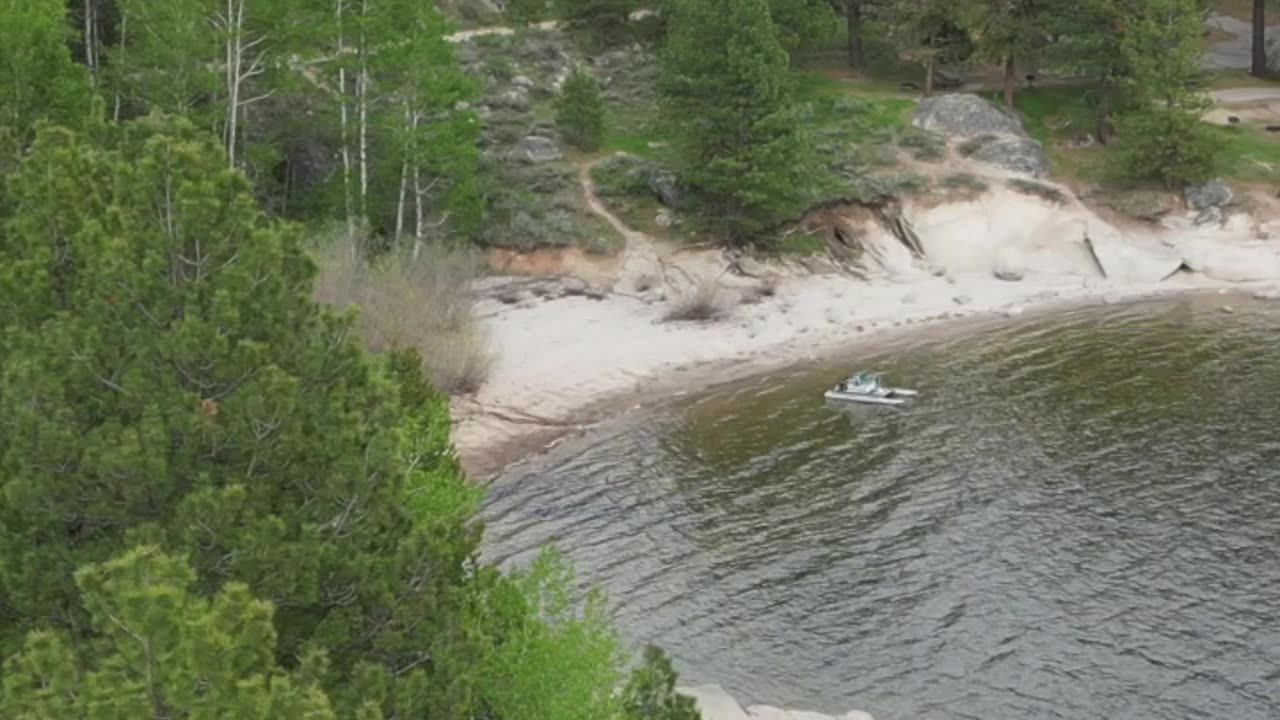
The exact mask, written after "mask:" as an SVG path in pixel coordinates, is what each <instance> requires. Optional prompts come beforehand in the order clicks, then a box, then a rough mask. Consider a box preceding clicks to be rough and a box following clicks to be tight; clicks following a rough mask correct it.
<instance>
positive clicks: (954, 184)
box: [941, 173, 987, 195]
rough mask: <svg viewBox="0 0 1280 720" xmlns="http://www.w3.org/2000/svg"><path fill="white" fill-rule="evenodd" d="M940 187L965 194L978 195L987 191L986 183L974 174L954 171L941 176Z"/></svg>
mask: <svg viewBox="0 0 1280 720" xmlns="http://www.w3.org/2000/svg"><path fill="white" fill-rule="evenodd" d="M941 184H942V187H943V189H946V190H951V191H953V192H959V193H963V194H965V195H978V194H981V193H984V192H986V191H987V183H986V181H985V180H983V179H982V178H980V177H977V176H976V175H970V174H969V173H955V174H953V175H948V176H946V177H944V178H942V182H941Z"/></svg>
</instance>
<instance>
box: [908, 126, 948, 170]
mask: <svg viewBox="0 0 1280 720" xmlns="http://www.w3.org/2000/svg"><path fill="white" fill-rule="evenodd" d="M898 146H899V147H903V148H908V149H910V150H911V151H912V153H911V154H912V156H913V157H915V159H917V160H923V161H925V162H938V161H940V160H942V159H943V158H945V157H946V156H947V140H946V138H944V137H942V136H941V135H939V134H937V133H934V132H929V131H928V130H921V129H920V128H917V127H914V126H910V125H908V126H907V127H905V128H903V129H902V130H901V131H900V132H899V133H898Z"/></svg>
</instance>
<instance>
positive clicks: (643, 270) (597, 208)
mask: <svg viewBox="0 0 1280 720" xmlns="http://www.w3.org/2000/svg"><path fill="white" fill-rule="evenodd" d="M607 159H608V158H601V159H599V160H595V161H592V162H590V163H587V164H586V165H583V166H582V168H581V169H580V170H579V172H578V178H579V180H580V181H581V183H582V196H583V198H584V199H585V200H586V202H587V209H588V210H590V211H591V212H592V213H594V214H595V215H597V216H598V217H600V219H602V220H604V221H605V222H607V223H609V226H610V227H612V228H613V229H614V230H615V231H617V233H618V234H619V235H621V236H622V239H623V241H624V242H625V243H626V244H625V245H624V247H623V250H622V262H621V265H620V267H619V270H618V278H617V283H616V287H617V289H619V290H623V291H630V290H635V289H641V288H639V287H637V286H638V285H644V284H647V283H646V282H645V281H646V279H647V280H649V281H653V280H656V279H657V276H659V275H665V273H664V271H663V268H664V266H665V265H666V262H665V261H664V259H663V257H664V254H665V253H664V252H663V251H662V248H661V245H660V244H659V242H658V241H657V240H655V239H654V238H653V237H652V236H650V235H648V234H646V233H643V232H640V231H638V230H634V229H632V228H630V227H628V226H627V224H626V223H624V222H622V220H621V219H619V218H618V216H617V215H614V214H613V212H612V211H610V210H609V208H607V207H605V204H604V203H603V202H601V200H600V196H599V195H597V194H596V182H595V180H594V179H592V177H591V170H592V169H593V168H594V167H595V166H596V165H598V164H600V163H601V162H603V161H604V160H607Z"/></svg>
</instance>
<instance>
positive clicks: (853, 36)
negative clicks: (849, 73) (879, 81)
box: [844, 0, 867, 70]
mask: <svg viewBox="0 0 1280 720" xmlns="http://www.w3.org/2000/svg"><path fill="white" fill-rule="evenodd" d="M844 12H845V26H846V28H847V31H848V33H849V67H851V68H853V69H854V70H862V69H863V68H865V67H866V66H867V60H866V58H865V57H864V55H863V52H862V0H845V4H844Z"/></svg>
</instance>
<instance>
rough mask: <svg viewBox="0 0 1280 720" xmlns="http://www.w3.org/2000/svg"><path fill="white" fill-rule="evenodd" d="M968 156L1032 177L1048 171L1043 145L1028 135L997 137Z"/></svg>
mask: <svg viewBox="0 0 1280 720" xmlns="http://www.w3.org/2000/svg"><path fill="white" fill-rule="evenodd" d="M969 157H971V158H973V159H974V160H978V161H980V162H985V163H990V164H992V165H999V166H1000V167H1002V168H1005V169H1007V170H1013V171H1014V172H1020V173H1025V174H1027V175H1030V176H1032V177H1037V178H1038V177H1043V176H1045V175H1047V174H1048V173H1049V156H1048V155H1047V154H1046V153H1045V151H1044V146H1043V145H1041V144H1040V141H1038V140H1032V139H1031V138H1029V137H999V138H996V139H994V140H992V141H990V142H987V143H985V144H983V145H981V146H980V147H978V148H977V149H976V150H974V151H973V154H971V155H970V156H969Z"/></svg>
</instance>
